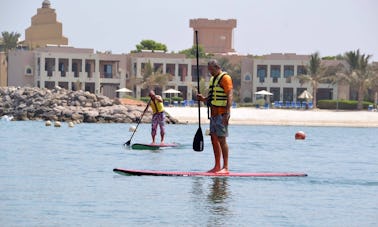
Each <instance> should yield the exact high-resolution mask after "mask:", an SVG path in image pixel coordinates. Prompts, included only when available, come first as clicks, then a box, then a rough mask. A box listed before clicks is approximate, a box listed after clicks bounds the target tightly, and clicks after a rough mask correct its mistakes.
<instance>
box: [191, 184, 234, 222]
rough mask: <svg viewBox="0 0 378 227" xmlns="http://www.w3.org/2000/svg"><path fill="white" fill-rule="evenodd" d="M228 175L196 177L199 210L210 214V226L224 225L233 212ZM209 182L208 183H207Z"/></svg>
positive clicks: (194, 193) (194, 189) (195, 185)
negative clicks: (230, 202)
mask: <svg viewBox="0 0 378 227" xmlns="http://www.w3.org/2000/svg"><path fill="white" fill-rule="evenodd" d="M227 180H228V179H227V177H213V178H195V179H194V181H193V191H192V192H193V195H195V200H196V201H195V202H196V204H197V205H198V206H197V207H196V208H197V212H199V213H201V215H204V213H206V214H207V216H208V221H207V223H208V226H222V225H224V224H226V223H227V220H228V218H229V216H230V215H231V214H232V211H231V210H230V204H229V201H230V200H231V193H230V190H229V184H228V182H227ZM206 183H208V185H206Z"/></svg>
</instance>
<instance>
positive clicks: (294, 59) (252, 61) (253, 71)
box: [240, 53, 338, 105]
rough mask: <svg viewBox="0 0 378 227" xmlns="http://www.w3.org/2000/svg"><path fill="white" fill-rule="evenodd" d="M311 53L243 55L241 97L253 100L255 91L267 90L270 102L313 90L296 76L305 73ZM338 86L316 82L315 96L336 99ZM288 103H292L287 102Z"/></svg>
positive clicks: (254, 100)
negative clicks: (317, 83) (245, 56)
mask: <svg viewBox="0 0 378 227" xmlns="http://www.w3.org/2000/svg"><path fill="white" fill-rule="evenodd" d="M309 58H310V55H296V54H280V53H277V54H276V53H273V54H270V55H263V56H261V57H255V58H245V59H243V61H242V64H241V74H242V75H241V89H240V90H241V91H240V95H241V100H242V101H247V100H252V102H256V98H258V97H257V96H256V95H255V92H257V91H260V90H266V91H268V92H271V93H272V94H273V95H272V96H269V97H268V98H270V102H275V101H276V102H279V101H281V102H282V103H283V104H284V105H287V103H288V102H290V103H292V102H296V101H298V96H299V95H300V94H301V93H302V92H303V91H304V90H308V91H309V92H310V93H313V92H314V91H313V90H312V87H311V85H310V84H309V83H306V84H303V85H301V84H300V83H299V80H298V79H296V78H295V76H297V75H300V74H306V73H307V72H306V66H307V65H308V63H309ZM337 92H338V87H337V86H336V85H331V84H319V87H318V91H317V98H318V100H320V99H335V97H337ZM290 105H291V104H290Z"/></svg>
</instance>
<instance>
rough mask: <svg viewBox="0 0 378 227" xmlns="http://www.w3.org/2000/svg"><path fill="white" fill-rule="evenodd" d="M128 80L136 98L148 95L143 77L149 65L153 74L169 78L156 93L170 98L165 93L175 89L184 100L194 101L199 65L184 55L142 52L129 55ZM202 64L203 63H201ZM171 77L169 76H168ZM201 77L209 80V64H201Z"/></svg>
mask: <svg viewBox="0 0 378 227" xmlns="http://www.w3.org/2000/svg"><path fill="white" fill-rule="evenodd" d="M128 59H129V60H128V62H129V63H128V69H129V70H128V78H127V84H128V85H129V86H130V87H131V88H132V90H133V91H134V95H135V97H137V98H139V97H143V96H147V95H148V90H149V88H148V87H146V86H144V84H143V75H144V73H145V70H146V67H147V65H149V67H151V69H152V74H165V75H167V77H168V78H169V81H168V83H167V84H166V85H165V86H163V87H159V86H157V87H156V88H155V89H156V92H157V93H158V94H162V95H163V97H164V98H168V97H169V95H170V94H165V93H163V91H165V90H168V89H169V88H173V89H175V90H178V91H180V92H181V93H180V95H179V96H180V97H182V98H183V99H184V100H193V99H194V95H195V94H193V91H195V90H197V78H198V77H197V73H196V68H197V66H196V65H197V63H196V61H195V60H193V59H189V58H186V57H185V55H183V54H169V53H159V52H142V53H132V54H129V55H128ZM201 62H202V61H201ZM168 75H169V76H168ZM200 75H201V77H203V78H207V81H208V79H209V78H208V76H206V75H208V71H207V63H206V62H204V63H202V64H201V63H200Z"/></svg>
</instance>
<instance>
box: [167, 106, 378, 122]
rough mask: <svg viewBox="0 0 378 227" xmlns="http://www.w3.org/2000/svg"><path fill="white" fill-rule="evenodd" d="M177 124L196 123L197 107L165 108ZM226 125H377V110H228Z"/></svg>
mask: <svg viewBox="0 0 378 227" xmlns="http://www.w3.org/2000/svg"><path fill="white" fill-rule="evenodd" d="M165 111H166V112H167V113H168V114H169V115H170V116H171V117H173V118H175V119H177V120H178V121H179V122H180V123H184V124H185V123H186V124H195V123H198V108H197V107H165ZM200 111H201V124H209V120H208V119H207V108H206V107H201V108H200ZM230 125H279V126H334V127H378V112H373V111H368V110H361V111H344V110H320V109H311V110H291V109H256V108H252V107H237V108H232V109H231V118H230Z"/></svg>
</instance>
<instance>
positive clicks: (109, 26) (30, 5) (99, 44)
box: [0, 0, 378, 61]
mask: <svg viewBox="0 0 378 227" xmlns="http://www.w3.org/2000/svg"><path fill="white" fill-rule="evenodd" d="M42 2H43V0H0V11H1V13H0V32H3V31H8V32H18V33H20V34H21V38H22V39H24V38H25V29H27V28H28V27H29V26H30V25H31V17H32V16H34V15H36V14H37V8H41V7H42ZM50 3H51V8H53V9H55V11H56V14H57V20H58V21H59V22H61V23H62V24H63V35H64V36H65V37H67V38H68V42H69V43H68V44H69V45H70V46H73V47H77V48H92V49H94V50H95V51H112V53H113V54H121V53H129V52H130V51H132V50H135V49H136V47H135V46H136V45H137V44H139V43H140V42H141V41H142V40H146V39H151V40H154V41H156V42H159V43H163V44H165V45H166V46H167V48H168V52H172V51H173V52H178V51H180V50H184V49H188V48H191V47H192V45H193V29H192V28H190V27H189V21H190V19H198V18H207V19H222V20H227V19H236V20H237V27H236V28H235V29H234V39H233V47H234V49H235V51H236V52H237V53H239V54H241V55H247V54H251V55H264V54H270V53H296V54H312V53H314V52H319V54H320V56H321V57H325V56H335V55H338V54H344V53H345V52H347V51H354V50H357V49H360V52H361V53H362V54H367V55H372V57H371V59H372V60H373V61H378V1H376V0H232V1H231V0H216V1H215V0H160V1H158V0H150V1H147V0H144V1H143V0H139V1H137V0H132V1H131V0H107V1H99V0H50Z"/></svg>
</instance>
